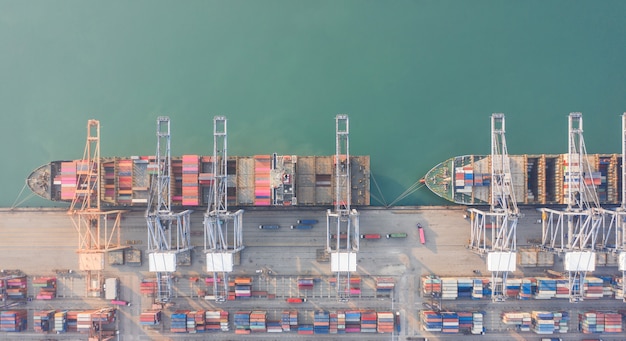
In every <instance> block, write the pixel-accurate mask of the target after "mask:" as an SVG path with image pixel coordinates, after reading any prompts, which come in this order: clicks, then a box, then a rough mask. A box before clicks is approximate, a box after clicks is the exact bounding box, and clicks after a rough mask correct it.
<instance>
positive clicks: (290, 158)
mask: <svg viewBox="0 0 626 341" xmlns="http://www.w3.org/2000/svg"><path fill="white" fill-rule="evenodd" d="M212 159H213V157H212V156H201V155H183V156H180V157H172V158H171V172H170V174H172V180H171V186H172V188H171V191H170V192H171V195H172V205H174V206H188V207H202V206H204V207H206V206H207V205H208V203H209V198H210V197H211V195H210V193H211V186H212V184H213V182H214V173H213V168H214V163H213V161H212ZM335 159H336V157H335V156H295V155H286V156H281V155H277V154H276V153H274V154H271V155H255V156H229V157H228V162H227V169H228V178H227V182H228V188H227V197H228V204H229V205H230V206H331V205H334V198H335V194H334V193H335V187H334V184H335V175H334V170H335V166H336V164H335ZM340 162H341V163H345V159H344V160H340ZM99 168H100V169H99V174H100V175H99V177H100V179H99V180H100V181H99V185H100V187H101V188H100V193H101V194H100V195H101V198H100V200H101V204H102V205H103V206H108V207H127V206H138V207H141V206H147V205H148V198H149V195H150V184H151V181H152V180H151V179H152V177H153V176H156V175H157V173H158V172H157V168H156V162H155V157H154V156H133V157H103V158H100V165H99ZM87 169H88V162H87V161H84V160H74V161H53V162H50V163H49V164H46V165H43V166H41V167H39V168H37V169H35V170H34V171H33V172H32V173H31V174H30V176H29V177H28V178H27V180H26V183H27V185H28V187H29V188H30V189H31V191H32V192H33V193H35V194H36V195H38V196H40V197H42V198H44V199H47V200H51V201H56V202H68V203H69V202H71V201H72V199H73V198H74V196H75V193H76V191H77V186H80V185H79V184H80V180H79V179H80V178H81V176H83V177H84V175H85V174H87ZM350 177H351V200H352V201H351V203H352V204H353V205H357V206H359V205H361V206H368V205H369V204H370V158H369V156H350ZM78 190H80V189H78Z"/></svg>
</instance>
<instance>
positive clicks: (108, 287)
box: [104, 277, 120, 300]
mask: <svg viewBox="0 0 626 341" xmlns="http://www.w3.org/2000/svg"><path fill="white" fill-rule="evenodd" d="M119 284H120V280H119V279H118V278H115V277H111V278H107V279H105V280H104V298H105V299H107V300H117V297H118V296H119V287H120V285H119Z"/></svg>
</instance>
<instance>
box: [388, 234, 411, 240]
mask: <svg viewBox="0 0 626 341" xmlns="http://www.w3.org/2000/svg"><path fill="white" fill-rule="evenodd" d="M406 236H407V234H406V233H390V234H388V235H387V239H389V238H406Z"/></svg>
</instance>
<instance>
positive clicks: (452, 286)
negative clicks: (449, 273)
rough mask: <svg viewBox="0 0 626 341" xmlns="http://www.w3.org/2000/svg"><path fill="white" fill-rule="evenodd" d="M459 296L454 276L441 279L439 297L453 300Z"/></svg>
mask: <svg viewBox="0 0 626 341" xmlns="http://www.w3.org/2000/svg"><path fill="white" fill-rule="evenodd" d="M457 297H459V287H458V283H457V279H456V278H442V279H441V299H443V300H455V299H456V298H457Z"/></svg>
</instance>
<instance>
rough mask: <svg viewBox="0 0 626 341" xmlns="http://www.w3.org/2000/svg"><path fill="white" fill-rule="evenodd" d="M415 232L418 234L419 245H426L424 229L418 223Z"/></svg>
mask: <svg viewBox="0 0 626 341" xmlns="http://www.w3.org/2000/svg"><path fill="white" fill-rule="evenodd" d="M417 230H418V231H419V233H420V243H422V244H426V236H425V235H424V228H423V227H422V225H421V224H420V223H417Z"/></svg>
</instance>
